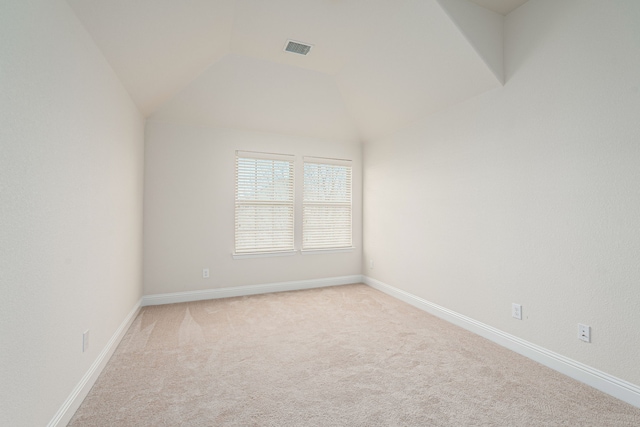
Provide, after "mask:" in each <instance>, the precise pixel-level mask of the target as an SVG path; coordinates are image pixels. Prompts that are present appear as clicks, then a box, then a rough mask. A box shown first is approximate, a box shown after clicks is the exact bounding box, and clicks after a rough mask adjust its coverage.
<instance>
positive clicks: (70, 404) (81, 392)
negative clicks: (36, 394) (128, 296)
mask: <svg viewBox="0 0 640 427" xmlns="http://www.w3.org/2000/svg"><path fill="white" fill-rule="evenodd" d="M141 302H142V300H140V301H138V303H137V304H136V305H135V306H134V307H133V309H132V310H131V312H129V314H128V315H127V317H126V318H125V319H124V320H123V321H122V323H121V324H120V326H119V327H118V329H117V330H116V332H115V333H114V334H113V336H112V337H111V339H110V340H109V342H108V343H107V345H106V346H105V348H104V349H103V350H102V351H101V352H100V354H99V355H98V357H97V358H96V360H95V361H94V362H93V364H92V365H91V367H90V368H89V370H88V371H87V373H86V374H84V376H83V377H82V379H81V380H80V382H79V383H78V384H77V385H76V387H75V388H74V389H73V391H72V392H71V394H70V395H69V397H67V400H65V401H64V403H63V404H62V406H61V407H60V409H58V412H56V414H55V415H54V416H53V418H52V419H51V421H49V424H47V427H64V426H66V425H67V424H68V423H69V421H71V418H72V417H73V414H75V413H76V411H77V410H78V408H79V407H80V404H81V403H82V401H83V400H84V398H85V397H87V394H88V393H89V390H91V387H93V384H94V383H95V382H96V380H97V379H98V376H100V373H101V372H102V370H103V369H104V367H105V366H106V365H107V362H108V361H109V359H110V358H111V355H112V354H113V352H114V351H115V350H116V348H117V347H118V344H120V341H121V340H122V338H123V337H124V334H125V333H126V332H127V330H128V329H129V326H131V324H132V323H133V321H134V320H135V318H136V315H137V314H138V311H139V310H140V307H141Z"/></svg>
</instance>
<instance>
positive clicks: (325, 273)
mask: <svg viewBox="0 0 640 427" xmlns="http://www.w3.org/2000/svg"><path fill="white" fill-rule="evenodd" d="M236 150H244V151H261V152H270V153H281V154H294V155H296V166H295V167H296V176H295V180H296V188H295V203H296V209H295V212H296V217H295V218H296V225H295V227H296V228H295V240H296V248H297V249H300V242H301V229H302V223H301V218H302V215H301V214H302V156H318V157H329V158H339V159H350V160H353V245H354V247H355V250H353V251H351V252H345V253H331V254H317V255H300V254H299V253H298V254H296V255H294V256H281V257H267V258H249V259H233V258H232V256H231V255H232V253H233V248H234V209H235V208H234V200H235V199H234V198H235V151H236ZM361 158H362V147H361V145H360V144H359V143H352V144H348V143H337V142H332V141H326V140H318V139H311V138H300V137H294V136H287V135H280V134H272V133H260V132H253V131H240V130H232V129H222V128H212V127H196V126H187V125H179V124H169V123H163V122H157V121H147V127H146V136H145V190H144V193H145V196H144V203H145V209H144V293H145V295H149V294H159V293H167V292H183V291H193V290H202V289H213V288H222V287H231V286H242V285H254V284H262V283H275V282H286V281H293V280H305V279H317V278H325V277H335V276H346V275H352V274H360V272H361V253H362V221H361V219H362V197H361V194H362V179H361V177H362V169H361ZM203 268H209V269H210V277H209V278H208V279H203V278H202V269H203Z"/></svg>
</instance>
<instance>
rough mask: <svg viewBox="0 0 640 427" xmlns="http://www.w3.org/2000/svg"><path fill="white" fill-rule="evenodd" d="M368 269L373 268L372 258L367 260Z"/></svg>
mask: <svg viewBox="0 0 640 427" xmlns="http://www.w3.org/2000/svg"><path fill="white" fill-rule="evenodd" d="M369 270H373V260H372V259H370V260H369Z"/></svg>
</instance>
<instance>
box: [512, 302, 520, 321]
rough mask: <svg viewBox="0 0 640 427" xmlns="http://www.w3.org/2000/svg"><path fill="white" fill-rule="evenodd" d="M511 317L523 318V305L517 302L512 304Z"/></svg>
mask: <svg viewBox="0 0 640 427" xmlns="http://www.w3.org/2000/svg"><path fill="white" fill-rule="evenodd" d="M511 317H513V318H514V319H518V320H522V306H521V305H520V304H516V303H515V302H514V303H513V304H511Z"/></svg>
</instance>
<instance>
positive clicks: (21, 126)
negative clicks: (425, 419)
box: [0, 0, 144, 427]
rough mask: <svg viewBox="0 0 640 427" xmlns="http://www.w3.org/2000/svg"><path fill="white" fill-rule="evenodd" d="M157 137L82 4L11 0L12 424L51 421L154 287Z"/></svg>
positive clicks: (2, 67)
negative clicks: (147, 237) (75, 8)
mask: <svg viewBox="0 0 640 427" xmlns="http://www.w3.org/2000/svg"><path fill="white" fill-rule="evenodd" d="M143 148H144V122H143V119H142V117H141V115H140V114H139V112H138V111H137V109H136V108H135V106H134V104H133V103H132V102H131V100H130V98H129V96H128V95H127V93H126V92H125V91H124V89H123V87H122V85H121V84H120V82H119V81H118V79H117V78H116V76H115V74H114V73H113V71H112V70H111V68H110V67H109V65H108V64H107V62H106V61H105V59H104V58H103V57H102V55H101V54H100V52H99V51H98V49H97V48H96V47H95V45H94V44H93V42H92V40H91V38H90V37H89V36H88V35H87V34H86V32H85V31H84V29H83V27H82V26H81V25H80V23H79V22H78V21H77V19H76V17H75V15H74V14H73V12H72V11H71V10H70V9H69V6H68V5H67V4H66V3H65V2H64V1H59V0H54V1H52V0H30V1H18V0H16V1H3V2H1V3H0V425H2V426H12V427H20V426H29V427H31V426H43V425H46V424H47V423H48V422H49V421H50V420H51V419H52V417H53V416H54V414H55V413H56V411H57V410H58V409H59V408H60V407H61V405H62V403H63V402H64V401H65V399H66V398H67V397H68V396H69V394H70V393H71V391H72V390H73V388H74V387H75V386H76V384H77V383H78V381H79V380H80V379H81V378H82V376H83V375H84V374H85V373H86V372H87V370H88V369H89V367H90V366H91V364H92V363H93V362H94V361H95V359H96V358H97V356H98V354H99V353H100V352H101V351H102V349H103V348H104V347H105V345H106V343H107V341H108V340H109V339H110V338H111V337H112V335H113V333H114V332H115V331H116V329H117V328H118V326H120V324H121V322H122V321H123V320H124V319H125V317H126V316H127V314H128V313H129V312H130V311H131V310H132V308H133V307H134V306H135V304H136V302H137V301H138V300H139V299H140V296H141V291H142V285H141V283H142V279H141V275H142V271H141V265H142V260H141V258H142V178H143V175H142V172H143V170H142V169H143V160H144V159H143ZM87 329H89V330H90V347H89V349H88V351H87V352H85V353H83V352H82V333H83V331H85V330H87Z"/></svg>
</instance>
